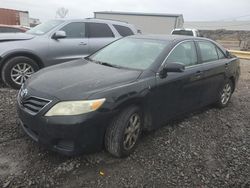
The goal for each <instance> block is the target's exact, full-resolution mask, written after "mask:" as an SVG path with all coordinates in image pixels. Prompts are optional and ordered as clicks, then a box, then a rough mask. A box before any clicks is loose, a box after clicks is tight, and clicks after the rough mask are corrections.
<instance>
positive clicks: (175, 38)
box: [129, 34, 209, 41]
mask: <svg viewBox="0 0 250 188" xmlns="http://www.w3.org/2000/svg"><path fill="white" fill-rule="evenodd" d="M129 37H130V38H141V39H154V40H165V41H182V40H188V39H205V38H200V37H193V36H184V35H160V34H159V35H156V34H149V35H131V36H129ZM205 40H209V39H205Z"/></svg>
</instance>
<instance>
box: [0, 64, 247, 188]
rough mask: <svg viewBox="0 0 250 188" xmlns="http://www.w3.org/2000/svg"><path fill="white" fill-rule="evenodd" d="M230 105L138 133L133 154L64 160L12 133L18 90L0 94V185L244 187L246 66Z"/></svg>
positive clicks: (16, 129)
mask: <svg viewBox="0 0 250 188" xmlns="http://www.w3.org/2000/svg"><path fill="white" fill-rule="evenodd" d="M241 70H242V74H241V79H240V82H239V85H238V88H237V90H236V92H235V93H234V95H233V97H232V100H231V102H230V104H229V106H228V107H227V108H225V109H223V110H219V109H216V108H213V107H207V108H205V109H202V110H200V111H198V112H194V113H192V114H189V115H187V116H186V117H183V118H182V119H180V120H178V121H175V122H172V123H169V124H168V125H167V126H165V127H163V128H161V129H159V130H157V131H154V132H150V133H147V134H144V135H143V137H142V139H141V141H140V142H139V146H138V148H137V150H136V151H135V153H133V154H132V155H131V156H130V157H128V158H126V159H116V158H113V157H112V156H110V155H109V154H108V153H107V152H105V151H102V152H100V153H96V154H91V155H82V156H80V157H74V158H68V157H64V156H61V155H58V154H56V153H53V152H51V151H47V150H46V149H44V148H41V147H39V146H38V145H37V144H36V143H34V142H33V141H31V140H30V139H29V138H28V137H27V136H26V135H25V134H24V133H23V132H22V130H21V129H20V128H19V127H18V123H17V114H16V111H15V105H16V100H15V98H16V94H17V92H16V91H14V90H11V89H7V88H3V87H1V88H0V100H1V101H0V102H1V105H0V187H109V188H112V187H115V188H117V187H150V188H151V187H242V188H247V187H250V147H249V146H250V61H242V64H241Z"/></svg>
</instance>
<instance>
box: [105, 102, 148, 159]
mask: <svg viewBox="0 0 250 188" xmlns="http://www.w3.org/2000/svg"><path fill="white" fill-rule="evenodd" d="M142 123H143V118H142V114H141V112H140V109H139V108H138V107H137V106H130V107H128V108H126V109H124V110H123V111H122V112H121V113H120V114H119V115H118V116H117V117H115V118H114V119H113V121H112V122H111V124H110V125H109V127H108V128H107V131H106V135H105V147H106V150H107V151H108V152H109V153H111V154H112V155H114V156H115V157H126V156H128V155H130V154H131V153H132V152H133V151H134V149H135V147H136V145H137V142H138V140H139V137H140V134H141V130H142Z"/></svg>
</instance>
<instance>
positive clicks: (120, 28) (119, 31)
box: [113, 25, 134, 37]
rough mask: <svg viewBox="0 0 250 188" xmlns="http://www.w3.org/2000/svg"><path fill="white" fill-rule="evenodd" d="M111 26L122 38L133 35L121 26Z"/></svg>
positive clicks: (129, 30)
mask: <svg viewBox="0 0 250 188" xmlns="http://www.w3.org/2000/svg"><path fill="white" fill-rule="evenodd" d="M113 26H114V27H115V29H116V30H117V31H118V33H119V34H120V35H121V36H123V37H126V36H129V35H134V33H133V31H132V30H131V29H130V28H129V27H126V26H122V25H113Z"/></svg>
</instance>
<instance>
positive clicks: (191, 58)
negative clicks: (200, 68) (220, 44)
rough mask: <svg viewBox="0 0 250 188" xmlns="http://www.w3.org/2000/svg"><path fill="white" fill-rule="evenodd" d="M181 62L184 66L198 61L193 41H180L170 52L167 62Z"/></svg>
mask: <svg viewBox="0 0 250 188" xmlns="http://www.w3.org/2000/svg"><path fill="white" fill-rule="evenodd" d="M173 62H175V63H183V64H184V65H185V66H186V67H188V66H192V65H195V64H197V63H198V59H197V53H196V47H195V44H194V42H192V41H188V42H182V43H180V44H178V45H177V46H176V47H175V48H174V50H173V51H172V52H171V53H170V55H169V56H168V59H167V63H173Z"/></svg>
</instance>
